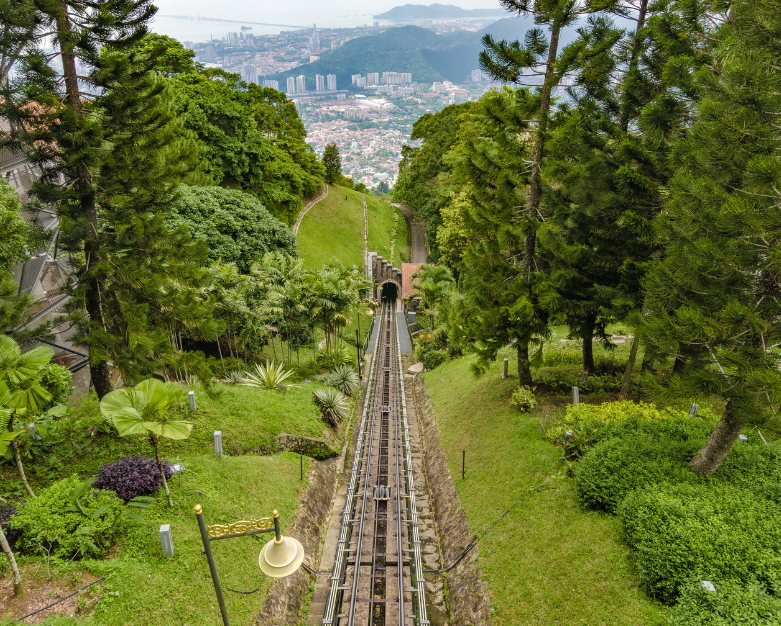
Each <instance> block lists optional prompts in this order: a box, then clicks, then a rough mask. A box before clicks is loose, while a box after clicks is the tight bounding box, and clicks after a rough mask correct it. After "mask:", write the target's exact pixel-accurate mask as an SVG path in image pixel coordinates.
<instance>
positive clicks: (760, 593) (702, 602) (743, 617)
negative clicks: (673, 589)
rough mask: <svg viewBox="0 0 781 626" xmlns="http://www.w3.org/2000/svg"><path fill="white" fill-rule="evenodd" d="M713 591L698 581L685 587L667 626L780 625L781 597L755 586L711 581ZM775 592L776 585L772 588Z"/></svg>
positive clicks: (754, 584) (753, 584) (752, 584)
mask: <svg viewBox="0 0 781 626" xmlns="http://www.w3.org/2000/svg"><path fill="white" fill-rule="evenodd" d="M711 582H712V583H713V585H714V587H715V588H716V592H715V593H714V592H712V591H708V590H707V589H704V588H703V586H702V583H701V581H699V580H692V581H691V582H689V583H687V584H686V585H684V587H683V590H682V592H681V598H680V600H679V601H678V604H677V605H676V606H675V608H674V609H673V610H672V612H671V613H670V617H669V620H668V622H667V623H668V624H669V626H734V625H735V624H744V625H745V626H781V597H779V596H778V595H771V594H770V593H768V592H767V590H766V589H765V588H763V587H762V586H761V585H758V584H756V583H749V585H748V586H745V587H744V586H742V585H739V584H737V583H734V582H731V581H718V580H713V581H711ZM774 588H775V589H776V590H778V585H777V584H776V585H774Z"/></svg>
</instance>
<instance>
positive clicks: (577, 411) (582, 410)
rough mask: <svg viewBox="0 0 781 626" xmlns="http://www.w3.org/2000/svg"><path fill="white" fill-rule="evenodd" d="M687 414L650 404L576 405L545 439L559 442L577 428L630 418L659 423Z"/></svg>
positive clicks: (550, 428) (553, 427) (552, 427)
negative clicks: (568, 432)
mask: <svg viewBox="0 0 781 626" xmlns="http://www.w3.org/2000/svg"><path fill="white" fill-rule="evenodd" d="M685 415H686V412H685V411H681V410H678V409H670V408H663V409H660V408H659V407H657V406H656V405H655V404H650V403H648V402H631V401H630V400H622V401H621V402H604V403H602V404H582V403H581V404H574V405H570V406H568V407H567V410H566V412H565V414H564V417H563V419H562V420H560V421H558V422H554V423H553V424H551V425H550V427H548V429H547V430H546V431H545V437H546V438H547V439H549V440H550V441H558V440H560V439H561V437H563V435H564V433H565V432H566V431H568V430H572V429H574V428H575V427H577V426H583V425H585V424H588V425H589V426H592V427H593V426H598V425H608V424H618V423H620V422H625V421H626V420H628V419H630V418H637V419H641V420H644V421H647V422H658V421H662V420H666V419H669V418H671V417H682V416H685Z"/></svg>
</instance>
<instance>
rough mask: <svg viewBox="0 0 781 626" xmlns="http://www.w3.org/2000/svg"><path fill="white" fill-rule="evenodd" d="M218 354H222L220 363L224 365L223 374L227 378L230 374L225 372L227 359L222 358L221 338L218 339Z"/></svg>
mask: <svg viewBox="0 0 781 626" xmlns="http://www.w3.org/2000/svg"><path fill="white" fill-rule="evenodd" d="M217 352H219V353H220V363H222V373H223V374H224V375H225V377H226V378H227V376H228V372H227V371H225V359H223V358H222V348H221V347H220V338H219V337H217Z"/></svg>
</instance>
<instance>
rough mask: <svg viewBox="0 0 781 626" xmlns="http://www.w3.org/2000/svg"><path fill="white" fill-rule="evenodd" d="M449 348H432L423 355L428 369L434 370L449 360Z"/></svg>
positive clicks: (424, 363)
mask: <svg viewBox="0 0 781 626" xmlns="http://www.w3.org/2000/svg"><path fill="white" fill-rule="evenodd" d="M448 358H449V357H448V354H447V350H431V351H430V352H426V354H425V356H424V357H423V366H424V367H425V368H426V369H427V370H433V369H436V368H438V367H439V366H440V365H442V364H443V363H444V362H445V361H447V360H448Z"/></svg>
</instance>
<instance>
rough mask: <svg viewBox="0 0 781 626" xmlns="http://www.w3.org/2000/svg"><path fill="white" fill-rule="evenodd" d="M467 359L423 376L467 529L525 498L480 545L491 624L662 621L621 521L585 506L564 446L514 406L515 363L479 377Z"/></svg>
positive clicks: (489, 520)
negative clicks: (504, 375)
mask: <svg viewBox="0 0 781 626" xmlns="http://www.w3.org/2000/svg"><path fill="white" fill-rule="evenodd" d="M470 362H471V358H469V357H467V358H463V359H459V360H456V361H451V362H447V363H445V364H443V365H442V366H440V367H439V368H437V369H436V370H434V371H433V372H429V373H426V374H425V380H426V384H427V386H428V390H429V392H430V394H431V398H432V401H433V404H434V408H435V411H436V415H437V419H438V423H439V429H440V432H441V436H442V444H443V446H444V449H445V453H446V456H447V460H448V468H449V469H450V473H451V475H452V476H453V477H454V479H455V484H456V488H457V490H458V492H459V496H460V498H461V502H462V505H463V507H464V510H465V512H466V515H467V519H468V522H469V527H470V530H471V531H472V532H473V533H477V532H480V531H481V530H482V529H483V528H485V527H486V526H487V525H488V524H491V523H493V522H494V521H495V520H496V519H497V518H498V517H499V516H500V515H501V514H502V513H504V511H506V510H507V509H508V508H509V507H510V505H511V504H512V503H513V502H514V501H516V499H518V498H523V500H522V502H521V504H519V505H518V506H517V507H516V508H514V509H513V511H512V512H511V513H510V514H509V515H508V516H507V517H506V518H505V519H504V520H503V521H501V522H499V524H498V525H497V526H496V527H494V528H493V529H492V530H491V531H490V532H489V533H488V535H486V536H485V537H484V538H483V539H482V540H481V541H480V543H479V545H478V547H479V550H480V564H481V567H482V570H483V575H484V576H485V578H486V579H487V580H488V582H489V585H490V587H491V594H492V599H491V604H492V607H493V611H494V613H493V615H494V623H495V624H496V625H497V626H517V625H522V624H523V625H529V626H532V625H533V626H550V625H554V624H561V625H565V624H566V625H570V624H595V625H597V626H601V625H603V624H604V625H615V626H619V625H621V626H625V625H634V624H637V625H654V624H660V623H662V622H663V620H664V616H665V609H664V608H663V607H662V606H661V605H659V604H657V603H655V602H654V601H652V600H651V599H649V598H648V597H647V596H646V595H645V594H644V593H643V592H642V591H641V590H640V589H639V588H638V585H637V579H636V576H635V572H634V570H633V565H632V562H631V560H630V555H629V550H628V549H627V547H626V546H625V545H624V544H623V543H622V540H621V529H620V525H619V522H618V520H617V519H615V518H612V517H608V516H606V515H602V514H598V513H592V512H588V511H585V510H583V509H581V508H580V506H579V505H578V503H577V501H576V498H575V494H574V490H573V485H572V481H571V479H569V478H567V477H566V472H565V467H564V465H563V463H562V461H561V460H560V458H561V451H560V450H559V449H558V448H556V447H555V446H553V445H552V444H550V443H548V442H546V441H544V440H543V439H542V437H541V431H540V427H539V423H538V421H537V419H535V418H534V417H528V416H522V415H521V414H520V413H518V411H517V410H516V409H515V408H514V407H512V406H511V404H510V394H511V393H512V390H513V389H514V388H515V387H516V386H517V384H518V383H517V370H516V368H515V365H516V364H515V361H514V359H513V358H510V377H509V378H508V379H507V380H502V379H501V367H502V366H501V361H499V362H497V363H494V364H493V365H492V367H491V368H490V369H489V371H488V372H487V373H486V375H485V376H483V377H482V378H479V379H475V378H474V377H473V376H472V374H471V373H470V371H469V364H470ZM462 450H466V480H464V481H462V480H461V454H462ZM537 488H540V490H539V491H532V490H535V489H537Z"/></svg>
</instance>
